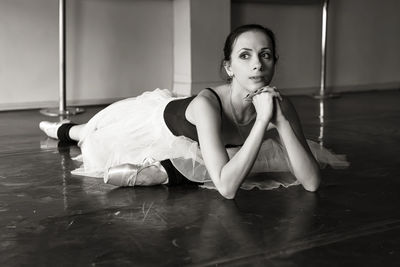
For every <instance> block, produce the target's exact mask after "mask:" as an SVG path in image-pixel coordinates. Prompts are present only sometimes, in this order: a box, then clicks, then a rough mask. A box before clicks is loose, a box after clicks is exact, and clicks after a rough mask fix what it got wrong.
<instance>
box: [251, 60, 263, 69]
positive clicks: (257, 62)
mask: <svg viewBox="0 0 400 267" xmlns="http://www.w3.org/2000/svg"><path fill="white" fill-rule="evenodd" d="M254 58H255V59H254V62H253V70H257V69H259V70H262V67H263V66H262V63H261V60H260V59H259V58H258V57H254Z"/></svg>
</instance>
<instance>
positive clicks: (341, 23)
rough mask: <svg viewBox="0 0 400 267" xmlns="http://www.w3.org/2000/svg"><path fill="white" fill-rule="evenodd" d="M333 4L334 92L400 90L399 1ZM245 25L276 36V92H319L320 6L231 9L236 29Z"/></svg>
mask: <svg viewBox="0 0 400 267" xmlns="http://www.w3.org/2000/svg"><path fill="white" fill-rule="evenodd" d="M243 2H245V1H243ZM259 2H260V1H259ZM261 2H262V1H261ZM275 2H277V1H275ZM291 2H295V1H291ZM300 2H301V1H300ZM321 2H322V1H321ZM329 3H330V6H329V22H328V58H327V60H328V63H327V64H328V66H327V86H328V87H331V88H330V90H332V91H356V90H371V89H393V88H400V49H399V47H400V16H399V15H398V12H399V10H400V1H398V0H385V1H379V0H334V1H329ZM247 23H259V24H263V25H265V26H268V27H270V28H271V29H272V30H274V31H275V33H276V36H277V39H278V49H279V54H280V60H279V65H278V68H277V75H276V79H275V80H274V82H275V83H276V85H277V86H279V87H281V88H287V89H289V90H290V91H292V92H296V91H298V92H310V91H316V90H318V87H319V79H320V78H319V77H320V43H321V41H320V39H321V5H278V4H269V3H268V1H265V3H254V2H253V1H248V2H247V3H234V4H232V26H233V27H236V26H238V25H241V24H247Z"/></svg>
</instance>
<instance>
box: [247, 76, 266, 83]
mask: <svg viewBox="0 0 400 267" xmlns="http://www.w3.org/2000/svg"><path fill="white" fill-rule="evenodd" d="M250 80H252V81H254V82H263V81H265V80H264V77H263V76H252V77H250Z"/></svg>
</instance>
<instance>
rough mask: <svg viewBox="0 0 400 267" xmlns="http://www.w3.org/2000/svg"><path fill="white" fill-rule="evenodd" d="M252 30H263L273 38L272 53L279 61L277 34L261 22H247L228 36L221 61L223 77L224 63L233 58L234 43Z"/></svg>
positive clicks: (224, 75) (224, 74) (275, 59)
mask: <svg viewBox="0 0 400 267" xmlns="http://www.w3.org/2000/svg"><path fill="white" fill-rule="evenodd" d="M251 31H253V32H254V31H255V32H262V33H264V34H265V35H266V36H268V37H269V39H270V40H271V43H272V54H273V58H274V62H275V63H276V62H277V61H278V56H277V53H276V41H275V34H274V33H273V31H271V30H270V29H269V28H267V27H264V26H261V25H259V24H247V25H242V26H239V27H237V28H236V29H234V30H233V31H232V32H231V33H230V34H229V35H228V37H226V40H225V45H224V58H223V60H222V62H221V68H220V71H221V74H222V75H223V77H226V76H227V75H226V73H225V70H224V63H225V62H226V61H230V60H231V54H232V49H233V45H234V44H235V41H236V40H237V38H238V37H239V36H240V35H241V34H242V33H245V32H251ZM225 79H226V80H228V81H230V78H229V77H227V78H225Z"/></svg>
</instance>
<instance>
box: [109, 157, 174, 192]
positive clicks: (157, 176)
mask: <svg viewBox="0 0 400 267" xmlns="http://www.w3.org/2000/svg"><path fill="white" fill-rule="evenodd" d="M166 182H168V175H167V172H166V171H165V170H164V167H162V165H161V164H160V162H159V161H155V160H154V159H145V161H144V163H143V164H140V165H138V164H129V163H126V164H121V165H118V166H114V167H111V168H109V169H108V171H107V172H106V173H105V174H104V183H106V184H111V185H115V186H135V185H140V186H150V185H158V184H165V183H166Z"/></svg>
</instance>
